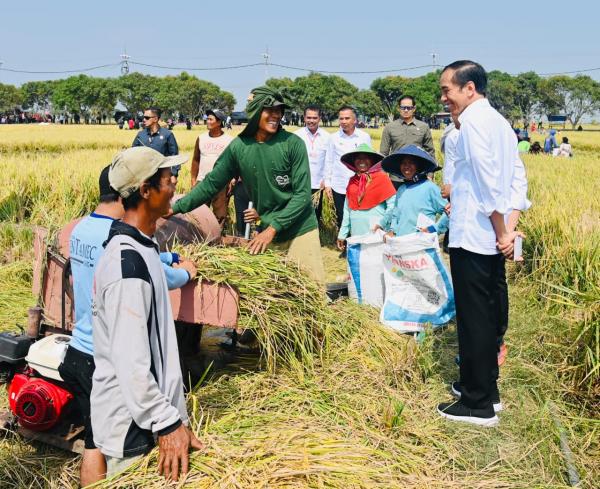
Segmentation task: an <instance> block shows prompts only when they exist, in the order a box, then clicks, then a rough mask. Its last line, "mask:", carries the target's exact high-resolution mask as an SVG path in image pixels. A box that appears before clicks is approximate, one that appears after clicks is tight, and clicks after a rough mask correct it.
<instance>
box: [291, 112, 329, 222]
mask: <svg viewBox="0 0 600 489" xmlns="http://www.w3.org/2000/svg"><path fill="white" fill-rule="evenodd" d="M320 122H321V109H320V108H319V107H318V106H316V105H309V106H308V107H306V109H304V124H306V125H305V127H303V128H301V129H298V130H297V131H296V135H297V136H299V137H300V139H302V141H304V144H305V145H306V151H307V153H308V163H309V165H310V188H311V190H310V191H311V194H312V195H313V196H314V194H315V193H317V192H319V199H318V202H317V204H316V206H315V211H316V213H317V221H318V222H319V226H321V211H322V208H323V192H321V191H322V190H323V189H324V188H325V182H324V180H323V179H324V177H325V160H326V157H327V150H328V149H329V139H330V138H331V136H330V135H329V133H328V132H327V131H325V130H324V129H323V128H321V127H319V124H320ZM313 202H314V201H313Z"/></svg>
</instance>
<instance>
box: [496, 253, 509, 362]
mask: <svg viewBox="0 0 600 489" xmlns="http://www.w3.org/2000/svg"><path fill="white" fill-rule="evenodd" d="M505 263H506V260H505V258H504V256H502V267H501V270H500V273H498V275H497V276H496V279H497V288H496V292H497V293H498V297H497V299H496V307H497V318H498V324H497V331H496V345H497V348H498V351H500V347H501V346H502V343H504V335H505V334H506V330H507V329H508V285H507V283H506V268H505Z"/></svg>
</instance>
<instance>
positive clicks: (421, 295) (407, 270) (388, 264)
mask: <svg viewBox="0 0 600 489" xmlns="http://www.w3.org/2000/svg"><path fill="white" fill-rule="evenodd" d="M383 270H384V272H383V274H384V280H385V301H384V304H383V307H382V309H381V313H380V316H379V319H380V321H381V322H382V323H383V324H385V325H387V326H390V327H392V328H393V329H395V330H397V331H400V332H403V333H412V332H419V331H423V330H424V329H425V324H426V323H431V324H432V325H434V326H441V325H443V324H446V323H447V322H448V321H449V320H450V319H452V318H453V317H454V315H455V314H456V313H455V308H454V292H453V290H452V284H451V282H450V277H449V275H448V271H447V270H446V267H445V266H444V263H443V261H442V257H441V256H440V253H439V244H438V236H437V234H436V233H414V234H408V235H405V236H400V237H397V238H388V239H387V242H386V243H385V245H384V247H383Z"/></svg>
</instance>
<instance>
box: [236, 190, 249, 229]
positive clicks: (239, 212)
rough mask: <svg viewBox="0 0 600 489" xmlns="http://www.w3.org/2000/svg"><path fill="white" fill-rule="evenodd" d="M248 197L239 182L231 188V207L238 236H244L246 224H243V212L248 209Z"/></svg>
mask: <svg viewBox="0 0 600 489" xmlns="http://www.w3.org/2000/svg"><path fill="white" fill-rule="evenodd" d="M249 203H250V197H249V196H248V192H247V191H246V187H244V184H243V183H242V181H241V180H238V182H237V183H236V184H235V186H234V187H233V205H234V206H235V228H236V231H237V234H238V236H244V232H245V231H246V223H245V222H244V211H245V210H246V209H247V208H248V204H249Z"/></svg>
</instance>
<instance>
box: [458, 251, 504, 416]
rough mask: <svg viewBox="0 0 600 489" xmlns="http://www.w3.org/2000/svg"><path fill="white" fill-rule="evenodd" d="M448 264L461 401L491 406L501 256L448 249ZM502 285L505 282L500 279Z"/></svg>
mask: <svg viewBox="0 0 600 489" xmlns="http://www.w3.org/2000/svg"><path fill="white" fill-rule="evenodd" d="M450 267H451V270H452V284H453V286H454V300H455V302H456V324H457V330H458V353H459V355H460V365H459V366H460V386H461V394H462V396H461V402H462V403H463V404H465V406H467V407H470V408H472V409H475V408H478V409H484V408H488V407H490V406H491V396H492V394H493V393H494V392H495V390H496V389H497V386H496V381H497V379H498V357H497V349H498V346H497V335H498V331H499V325H500V324H501V323H502V322H503V321H502V317H501V316H503V314H504V311H506V313H508V302H506V307H505V306H504V305H502V304H501V302H502V301H501V298H503V297H504V296H505V295H504V294H503V293H502V290H501V289H502V287H501V285H500V283H501V282H502V279H503V277H504V257H503V256H502V255H500V254H498V255H480V254H478V253H473V252H470V251H467V250H464V249H462V248H450ZM504 284H505V285H506V282H504Z"/></svg>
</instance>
